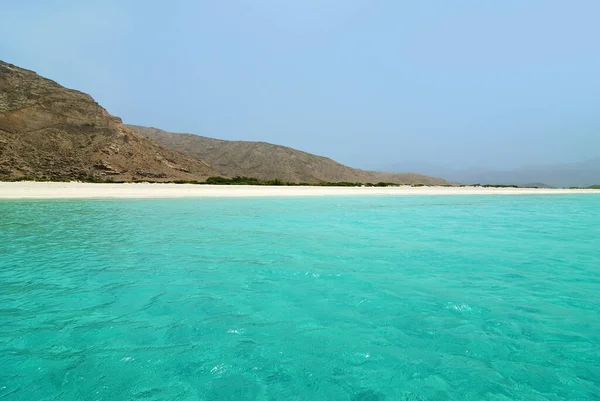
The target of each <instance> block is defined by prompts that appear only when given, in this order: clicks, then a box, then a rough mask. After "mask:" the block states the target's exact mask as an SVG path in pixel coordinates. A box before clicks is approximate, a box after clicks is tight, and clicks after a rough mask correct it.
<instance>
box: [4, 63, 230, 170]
mask: <svg viewBox="0 0 600 401" xmlns="http://www.w3.org/2000/svg"><path fill="white" fill-rule="evenodd" d="M214 175H218V173H217V172H216V171H215V170H213V169H212V168H210V167H209V166H208V165H206V164H205V163H204V162H202V161H200V160H198V159H195V158H191V157H188V156H185V155H183V154H180V153H178V152H175V151H172V150H169V149H165V148H164V147H161V146H159V145H157V144H155V143H153V142H152V141H151V140H150V139H148V138H147V137H144V136H142V135H140V134H139V133H137V132H136V131H134V130H132V129H130V128H128V127H127V126H125V125H123V124H122V122H121V120H120V119H119V118H118V117H114V116H111V115H110V114H109V113H108V112H107V111H106V110H105V109H103V108H102V107H101V106H100V105H98V104H97V103H96V102H95V101H94V99H92V97H91V96H89V95H87V94H85V93H82V92H78V91H75V90H71V89H66V88H64V87H62V86H61V85H59V84H57V83H56V82H54V81H51V80H49V79H46V78H43V77H41V76H39V75H37V74H36V73H34V72H32V71H28V70H25V69H22V68H19V67H16V66H14V65H11V64H8V63H4V62H2V61H0V179H3V178H4V179H11V178H17V177H24V176H25V177H31V178H37V179H41V178H45V179H53V180H66V179H114V180H125V181H129V180H149V181H168V180H177V179H185V180H204V179H206V178H207V177H209V176H214Z"/></svg>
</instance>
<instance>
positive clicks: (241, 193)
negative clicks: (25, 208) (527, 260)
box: [0, 182, 600, 199]
mask: <svg viewBox="0 0 600 401" xmlns="http://www.w3.org/2000/svg"><path fill="white" fill-rule="evenodd" d="M551 194H552V195H554V194H556V195H559V194H600V190H592V189H546V188H543V189H536V188H482V187H410V186H402V187H381V188H380V187H294V186H290V187H286V186H251V185H231V186H230V185H193V184H151V183H136V184H133V183H132V184H91V183H80V182H0V199H61V198H63V199H68V198H183V197H252V196H359V195H551Z"/></svg>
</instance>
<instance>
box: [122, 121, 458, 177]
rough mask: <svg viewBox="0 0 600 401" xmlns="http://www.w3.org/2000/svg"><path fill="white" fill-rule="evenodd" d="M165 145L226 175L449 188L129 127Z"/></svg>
mask: <svg viewBox="0 0 600 401" xmlns="http://www.w3.org/2000/svg"><path fill="white" fill-rule="evenodd" d="M128 127H130V128H131V129H133V130H137V131H138V132H139V133H140V134H142V135H146V136H148V137H149V138H150V139H152V140H153V141H155V142H157V143H159V144H160V145H162V146H165V147H167V148H170V149H173V150H176V151H178V152H181V153H184V154H186V155H188V156H191V157H196V158H198V159H201V160H205V161H206V162H207V163H208V164H209V165H210V166H212V167H213V168H214V169H216V170H217V171H219V172H220V173H221V174H222V175H224V176H230V177H232V176H247V177H252V178H257V179H262V180H274V179H279V180H281V181H284V182H292V183H299V182H305V183H311V184H312V183H320V182H321V183H322V182H357V183H378V182H389V183H394V184H424V185H448V182H447V181H445V180H443V179H439V178H435V177H428V176H424V175H422V174H417V173H385V172H379V171H368V170H360V169H355V168H352V167H348V166H345V165H343V164H341V163H338V162H336V161H335V160H333V159H330V158H328V157H325V156H318V155H315V154H312V153H308V152H304V151H301V150H297V149H294V148H290V147H287V146H283V145H276V144H272V143H268V142H255V141H229V140H224V139H215V138H210V137H206V136H200V135H196V134H181V133H172V132H168V131H164V130H161V129H158V128H152V127H144V126H139V125H128Z"/></svg>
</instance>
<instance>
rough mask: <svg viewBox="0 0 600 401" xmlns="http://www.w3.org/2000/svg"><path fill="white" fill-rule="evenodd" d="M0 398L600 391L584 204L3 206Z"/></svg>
mask: <svg viewBox="0 0 600 401" xmlns="http://www.w3.org/2000/svg"><path fill="white" fill-rule="evenodd" d="M5 399H6V400H28V401H29V400H68V401H69V400H130V399H133V400H352V401H383V400H406V401H409V400H410V401H425V400H506V401H508V400H594V399H600V196H595V195H573V196H571V195H564V196H456V197H361V198H340V197H327V198H294V199H290V198H285V199H278V198H252V199H197V200H189V199H188V200H103V201H99V200H85V201H3V202H0V400H5Z"/></svg>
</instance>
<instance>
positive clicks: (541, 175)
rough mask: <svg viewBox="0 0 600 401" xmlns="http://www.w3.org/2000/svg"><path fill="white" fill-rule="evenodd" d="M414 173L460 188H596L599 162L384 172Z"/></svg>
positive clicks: (407, 166)
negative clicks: (461, 184) (435, 177)
mask: <svg viewBox="0 0 600 401" xmlns="http://www.w3.org/2000/svg"><path fill="white" fill-rule="evenodd" d="M400 169H402V170H403V169H410V170H413V169H418V170H419V171H421V172H422V173H423V174H433V175H436V176H438V177H442V178H444V179H446V180H448V181H452V182H462V183H464V184H498V185H520V186H537V187H544V186H546V187H589V186H592V185H599V184H600V158H597V159H592V160H587V161H584V162H580V163H563V164H549V165H536V166H525V167H521V168H517V169H513V170H493V169H485V168H471V169H452V168H447V167H443V166H436V165H433V164H428V163H421V162H407V163H399V164H394V165H391V166H387V167H385V168H383V170H385V171H396V170H400Z"/></svg>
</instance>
